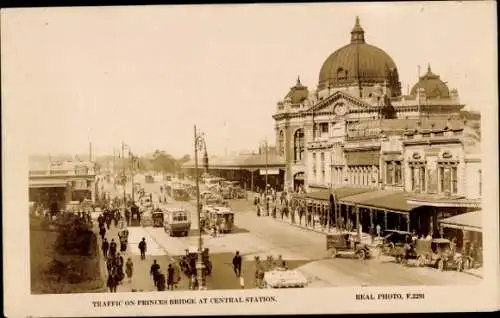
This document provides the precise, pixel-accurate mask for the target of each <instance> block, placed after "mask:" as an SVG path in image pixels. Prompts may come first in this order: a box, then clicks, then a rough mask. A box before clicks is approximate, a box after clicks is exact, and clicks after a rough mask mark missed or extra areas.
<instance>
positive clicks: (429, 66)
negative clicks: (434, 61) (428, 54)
mask: <svg viewBox="0 0 500 318" xmlns="http://www.w3.org/2000/svg"><path fill="white" fill-rule="evenodd" d="M427 73H432V71H431V63H427Z"/></svg>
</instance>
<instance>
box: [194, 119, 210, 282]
mask: <svg viewBox="0 0 500 318" xmlns="http://www.w3.org/2000/svg"><path fill="white" fill-rule="evenodd" d="M198 149H199V150H200V151H201V150H202V149H203V150H204V154H203V165H204V166H205V172H206V173H208V154H207V146H206V143H205V139H204V137H203V134H198V132H197V130H196V125H194V162H195V180H196V212H197V213H196V215H197V219H198V229H199V234H198V261H197V264H196V274H197V277H198V288H199V289H205V286H204V284H205V279H204V272H203V269H204V264H203V254H202V253H203V250H202V248H203V240H202V236H201V231H202V229H201V206H200V174H199V171H198Z"/></svg>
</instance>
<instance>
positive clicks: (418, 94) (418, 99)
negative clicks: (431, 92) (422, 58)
mask: <svg viewBox="0 0 500 318" xmlns="http://www.w3.org/2000/svg"><path fill="white" fill-rule="evenodd" d="M417 68H418V74H417V76H418V78H417V103H418V104H417V105H418V118H419V119H420V96H421V95H420V85H418V83H419V82H420V65H418V66H417Z"/></svg>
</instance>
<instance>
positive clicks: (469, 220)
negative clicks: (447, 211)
mask: <svg viewBox="0 0 500 318" xmlns="http://www.w3.org/2000/svg"><path fill="white" fill-rule="evenodd" d="M481 222H482V211H474V212H467V213H463V214H459V215H455V216H452V217H449V218H446V219H442V220H441V221H440V223H441V224H442V225H443V227H447V228H453V229H459V230H465V231H474V232H482V224H481Z"/></svg>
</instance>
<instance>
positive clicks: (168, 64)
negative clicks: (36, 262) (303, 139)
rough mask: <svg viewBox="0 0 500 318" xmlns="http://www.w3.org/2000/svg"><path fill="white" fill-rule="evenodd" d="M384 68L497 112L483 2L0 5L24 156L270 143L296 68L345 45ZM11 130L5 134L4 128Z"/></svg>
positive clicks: (9, 99) (491, 26) (492, 30)
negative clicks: (430, 78) (379, 60)
mask: <svg viewBox="0 0 500 318" xmlns="http://www.w3.org/2000/svg"><path fill="white" fill-rule="evenodd" d="M356 16H359V18H360V22H361V25H362V27H363V28H364V30H365V39H366V41H367V43H370V44H372V45H375V46H377V47H380V48H382V49H383V50H384V51H386V52H387V53H388V54H389V55H390V56H391V57H392V58H393V60H394V61H395V62H396V65H397V67H398V71H399V75H400V80H401V82H402V87H403V91H404V92H406V89H407V86H408V85H410V88H411V86H413V85H414V84H415V83H416V81H417V74H418V73H417V72H418V65H420V66H421V67H422V75H423V72H424V71H425V69H426V67H427V64H428V63H430V64H431V67H432V70H433V72H434V73H437V74H438V75H440V76H441V79H443V80H444V81H446V82H447V83H448V85H449V87H450V88H456V89H458V93H459V95H460V98H461V101H462V102H463V103H465V104H466V105H467V108H468V109H473V110H479V111H481V112H482V113H483V114H484V113H485V112H486V113H489V112H491V111H494V112H495V116H497V114H496V111H497V106H496V105H497V45H496V38H497V36H496V7H495V4H494V2H475V3H473V2H465V3H458V2H457V3H454V2H448V3H436V2H435V3H409V2H407V3H385V4H383V3H378V4H367V3H357V4H352V3H349V4H309V5H304V4H299V5H217V6H136V7H100V8H92V7H86V8H34V9H9V10H4V11H2V19H1V23H2V24H1V32H2V108H3V109H2V112H3V120H4V123H5V121H7V124H8V125H3V126H4V136H5V135H6V134H9V132H13V131H14V129H15V128H16V127H17V130H16V136H15V138H16V139H15V141H16V144H17V145H22V147H24V149H25V150H26V152H27V153H29V154H50V153H52V154H60V153H85V152H87V151H88V148H89V142H90V141H91V142H92V146H93V150H94V154H97V155H100V154H112V153H113V150H114V149H120V147H121V146H120V145H121V142H122V141H124V142H125V143H126V144H127V145H128V146H129V147H130V149H131V150H132V151H133V152H134V153H137V154H146V153H151V152H153V151H154V150H155V149H162V150H165V151H167V152H168V153H170V154H172V155H174V156H179V157H180V156H182V155H184V154H190V155H191V156H192V155H193V134H194V132H193V125H195V124H196V125H198V127H199V129H200V131H202V132H204V133H205V139H206V144H207V149H208V152H209V153H210V154H211V155H223V154H224V153H226V152H233V151H240V150H249V149H256V148H257V146H258V143H259V141H261V140H263V139H266V138H267V139H268V141H269V142H270V143H274V142H275V133H274V121H273V119H272V117H271V116H272V115H273V113H274V112H275V110H276V103H277V102H278V101H279V100H280V99H282V98H283V97H284V96H285V95H286V93H287V92H288V90H289V89H290V87H291V86H293V85H294V84H295V81H296V79H297V76H299V75H300V78H301V82H302V83H303V84H304V85H307V86H308V87H309V89H310V90H314V89H316V85H317V81H318V75H319V70H320V68H321V65H322V64H323V62H324V61H325V59H326V58H327V57H328V56H329V55H330V54H331V53H332V52H334V51H335V50H336V49H338V48H340V47H341V46H343V45H345V44H347V43H349V41H350V31H351V29H352V27H353V25H354V22H355V18H356ZM5 127H11V128H10V129H11V130H10V131H9V130H8V129H9V128H5Z"/></svg>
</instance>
